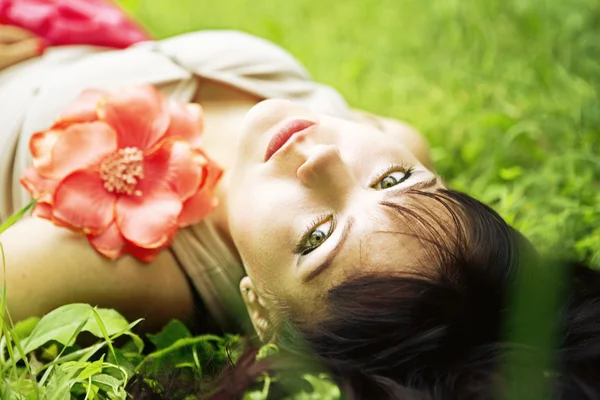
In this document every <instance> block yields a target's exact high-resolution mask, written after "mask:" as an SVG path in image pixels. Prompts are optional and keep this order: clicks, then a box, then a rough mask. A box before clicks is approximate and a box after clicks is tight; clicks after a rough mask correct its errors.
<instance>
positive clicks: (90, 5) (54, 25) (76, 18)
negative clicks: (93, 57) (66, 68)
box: [0, 0, 150, 48]
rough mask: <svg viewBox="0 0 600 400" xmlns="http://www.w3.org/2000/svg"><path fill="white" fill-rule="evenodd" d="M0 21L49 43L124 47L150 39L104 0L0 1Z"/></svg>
mask: <svg viewBox="0 0 600 400" xmlns="http://www.w3.org/2000/svg"><path fill="white" fill-rule="evenodd" d="M0 23H2V24H7V25H16V26H18V27H21V28H24V29H27V30H29V31H31V32H33V33H34V34H36V35H38V36H40V37H42V38H44V39H45V40H46V41H47V42H48V44H49V45H66V44H89V45H96V46H108V47H115V48H125V47H127V46H129V45H131V44H133V43H136V42H140V41H144V40H148V39H150V37H149V36H148V34H147V33H146V32H144V31H143V30H142V29H141V28H140V27H139V26H138V25H137V24H136V23H135V22H133V21H132V20H131V19H129V18H128V17H127V16H126V15H125V14H124V13H123V11H121V10H120V9H119V8H118V7H117V6H116V5H114V4H112V3H110V2H109V1H108V0H0Z"/></svg>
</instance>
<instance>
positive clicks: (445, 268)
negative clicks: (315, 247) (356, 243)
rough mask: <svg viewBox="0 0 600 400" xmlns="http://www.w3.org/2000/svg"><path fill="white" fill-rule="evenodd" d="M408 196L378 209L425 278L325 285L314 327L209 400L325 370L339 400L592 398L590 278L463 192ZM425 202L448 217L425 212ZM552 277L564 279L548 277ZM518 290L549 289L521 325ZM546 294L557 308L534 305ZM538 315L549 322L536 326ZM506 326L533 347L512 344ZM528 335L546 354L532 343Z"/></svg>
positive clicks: (597, 319)
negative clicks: (414, 246) (414, 253)
mask: <svg viewBox="0 0 600 400" xmlns="http://www.w3.org/2000/svg"><path fill="white" fill-rule="evenodd" d="M411 196H412V198H413V200H416V201H413V202H412V203H411V204H410V205H399V204H396V203H392V202H390V203H384V206H387V207H389V208H390V209H392V210H393V211H395V212H396V213H397V215H398V216H399V217H400V218H399V226H401V227H402V228H401V229H399V231H398V232H397V233H398V234H403V235H412V236H414V237H417V238H418V239H419V240H421V241H422V242H423V243H424V245H426V246H429V247H428V248H429V249H430V252H429V253H428V256H427V258H426V261H427V262H428V263H429V265H427V267H426V268H425V266H423V267H424V268H423V271H425V272H423V273H422V274H418V273H414V274H410V275H407V274H403V275H399V274H384V275H382V274H369V275H363V276H359V277H355V278H354V279H351V280H348V281H346V282H344V283H342V284H340V285H339V286H336V287H334V288H333V289H331V290H330V291H329V293H328V301H327V304H328V311H329V312H328V317H327V318H326V319H325V320H322V321H319V322H317V323H310V324H307V323H304V322H302V321H295V320H293V319H290V320H289V321H286V323H284V324H283V326H282V332H281V334H280V335H279V337H278V345H279V347H280V348H281V354H280V356H278V357H274V358H272V359H271V360H269V362H265V360H261V361H259V362H254V358H255V357H254V356H255V355H256V350H255V349H249V350H248V352H247V353H246V355H245V356H243V357H242V359H241V361H240V362H239V363H238V365H237V366H234V367H233V368H231V369H230V370H228V371H227V372H225V374H224V377H223V378H224V379H225V381H226V382H227V384H226V385H223V386H222V388H221V389H220V390H219V391H217V392H216V393H214V394H213V397H212V398H214V399H234V398H239V397H241V396H242V393H243V390H244V389H245V388H246V387H248V386H249V385H250V384H251V383H252V382H253V381H254V380H256V379H257V378H258V377H259V376H260V375H261V374H263V373H264V372H265V371H269V372H272V373H277V374H278V376H280V377H283V378H282V379H280V380H279V382H280V383H281V385H279V386H280V387H279V388H277V385H274V386H272V389H271V393H272V398H273V399H278V398H282V396H283V395H282V394H281V393H285V392H286V391H288V390H289V388H288V387H286V385H288V384H290V382H293V381H294V379H293V378H294V377H296V376H300V372H301V371H318V370H325V371H328V372H330V373H331V375H332V376H333V377H334V379H335V381H336V383H337V384H338V385H339V386H340V388H341V390H342V392H343V394H344V396H345V398H347V399H376V400H379V399H381V400H385V399H390V400H391V399H407V400H408V399H410V400H420V399H423V400H425V399H432V400H433V399H444V400H446V399H449V400H452V399H456V400H469V399H492V398H494V399H496V398H501V397H502V398H515V399H522V398H538V399H546V398H555V399H596V398H600V274H599V273H598V272H596V271H592V270H590V269H588V268H586V267H585V266H583V265H581V264H578V263H562V262H552V263H548V262H545V261H543V260H542V258H541V257H539V256H538V255H537V254H536V252H535V250H534V249H533V248H532V246H531V245H530V243H529V242H528V241H527V240H526V239H525V237H523V236H522V235H521V234H520V233H519V232H518V231H516V230H515V229H513V228H511V227H510V226H509V225H508V224H507V223H506V222H505V221H504V220H503V219H502V218H501V217H500V216H499V215H498V214H497V213H496V212H495V211H493V210H492V209H491V208H490V207H488V206H486V205H484V204H482V203H481V202H479V201H477V200H475V199H473V198H471V197H469V196H467V195H465V194H462V193H459V192H456V191H450V190H440V191H436V192H433V193H430V192H415V193H412V194H411ZM432 202H434V203H435V204H437V205H439V206H441V207H442V208H443V209H445V210H447V218H439V216H437V215H436V214H434V213H432V212H430V209H428V207H430V206H431V204H434V203H432ZM400 221H403V222H402V223H401V222H400ZM407 221H412V223H407ZM407 226H408V227H411V229H409V230H406V229H405V227H407ZM399 261H400V260H399ZM555 270H561V271H563V274H562V275H560V274H552V273H550V272H551V271H555ZM557 276H561V277H564V279H559V280H556V279H555V280H554V281H552V280H551V279H550V277H557ZM523 282H525V286H523V287H525V288H527V287H529V286H527V283H528V282H535V283H536V285H537V286H535V287H541V288H543V289H548V290H547V291H545V292H544V291H541V292H539V293H537V292H536V293H531V295H532V296H533V297H532V299H534V300H535V301H538V302H539V304H541V306H540V307H539V309H538V308H536V309H533V312H531V313H529V314H527V315H525V318H523V319H521V320H520V319H518V318H516V319H515V318H513V316H514V315H517V314H519V310H518V308H519V307H518V306H519V304H517V303H515V301H513V300H514V299H513V296H512V295H513V293H514V292H515V290H517V289H518V288H519V286H520V285H521V286H522V284H523ZM531 287H533V286H531ZM548 291H550V292H552V291H556V292H559V294H560V295H561V296H562V297H560V301H558V300H556V301H555V302H552V301H550V300H548V302H547V303H546V305H544V304H543V301H544V298H543V294H544V293H547V292H548ZM547 298H548V299H559V297H557V296H554V297H552V296H550V297H547ZM535 301H534V303H532V304H534V305H535V306H536V307H537V304H538V303H535ZM546 306H547V307H546ZM542 308H545V309H546V311H548V313H547V315H548V316H549V318H547V319H543V318H541V317H540V318H538V317H539V316H538V315H537V314H540V315H541V314H543V313H542ZM538 311H539V312H538ZM511 321H512V322H511ZM515 321H516V322H515ZM511 323H513V325H517V326H518V327H520V328H523V329H524V331H523V332H525V337H526V338H529V339H531V338H533V339H532V340H529V341H527V340H525V341H521V342H519V340H518V337H511V336H510V334H509V329H508V328H507V327H510V325H511ZM530 328H531V329H530ZM540 328H541V330H540ZM528 329H530V330H528ZM536 329H537V332H538V333H539V332H540V331H542V333H546V336H543V335H542V336H540V337H549V338H552V340H553V341H552V345H553V346H552V347H548V346H546V347H544V346H543V343H542V342H543V341H542V340H540V341H539V343H537V342H536V340H537V339H535V338H536V336H535V335H536ZM548 332H549V333H548ZM547 343H550V342H547ZM547 343H546V344H547ZM550 353H551V356H550V357H548V354H550ZM514 354H518V355H519V357H520V358H519V357H516V358H515V357H514ZM540 354H542V355H543V356H540ZM523 355H525V356H523ZM544 357H545V358H544ZM511 359H512V360H513V361H514V360H517V361H518V363H520V364H519V365H520V366H524V369H522V370H521V371H524V375H523V376H526V377H527V379H529V380H527V381H525V383H524V384H523V382H521V383H522V384H521V385H520V386H519V385H515V384H514V382H512V381H511V376H514V371H515V369H513V370H511V369H510V368H508V367H506V365H507V360H509V361H510V360H511ZM532 360H533V361H535V360H538V361H539V360H545V361H544V362H532ZM517 370H518V369H517ZM507 371H508V372H507ZM511 371H512V372H513V375H511ZM225 381H224V382H225ZM517 381H518V379H517V380H516V381H515V382H517ZM534 381H535V382H538V383H539V385H537V386H536V385H535V384H533V383H534ZM536 396H537V397H536Z"/></svg>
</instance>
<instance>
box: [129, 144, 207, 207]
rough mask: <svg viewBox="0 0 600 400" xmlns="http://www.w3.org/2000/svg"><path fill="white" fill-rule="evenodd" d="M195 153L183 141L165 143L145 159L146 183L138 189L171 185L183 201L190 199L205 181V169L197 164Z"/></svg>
mask: <svg viewBox="0 0 600 400" xmlns="http://www.w3.org/2000/svg"><path fill="white" fill-rule="evenodd" d="M195 161H196V160H195V153H194V151H193V150H192V149H191V148H190V146H189V145H188V144H187V143H185V142H182V141H165V142H162V145H161V146H160V147H159V148H158V149H157V150H156V151H154V152H152V153H150V154H148V155H147V156H146V157H145V159H144V177H145V178H144V181H145V182H144V183H143V184H141V185H139V186H138V189H139V190H141V191H142V193H143V192H144V190H148V189H150V188H148V189H146V188H145V186H146V185H148V184H150V185H151V186H153V185H154V184H157V183H163V184H167V185H169V187H170V188H171V189H172V190H173V191H174V192H175V193H177V194H178V195H179V198H180V199H181V201H185V200H187V199H188V198H190V197H191V196H192V195H193V194H194V193H196V191H198V187H199V185H200V184H201V183H202V181H203V179H204V178H203V176H202V175H203V168H202V167H201V166H200V165H198V164H196V163H195Z"/></svg>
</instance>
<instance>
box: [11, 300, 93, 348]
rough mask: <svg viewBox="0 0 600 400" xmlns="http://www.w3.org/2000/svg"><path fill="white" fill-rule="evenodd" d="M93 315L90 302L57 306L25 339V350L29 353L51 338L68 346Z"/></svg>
mask: <svg viewBox="0 0 600 400" xmlns="http://www.w3.org/2000/svg"><path fill="white" fill-rule="evenodd" d="M91 316H92V307H91V306H90V305H88V304H69V305H66V306H62V307H60V308H57V309H56V310H54V311H52V312H50V313H49V314H47V315H46V316H44V317H43V318H42V319H41V320H40V321H39V322H38V324H37V325H36V326H35V328H34V329H33V332H31V335H30V336H29V337H28V338H27V339H26V340H24V342H25V346H24V348H23V350H24V351H25V353H29V352H31V351H33V350H35V349H37V348H39V347H40V346H42V345H43V344H44V343H47V342H49V341H50V340H56V341H57V342H59V343H61V344H63V345H64V346H68V345H69V344H70V343H69V342H70V341H72V340H73V337H74V335H76V334H78V333H79V332H78V331H81V330H82V328H83V327H84V326H86V324H87V322H88V320H89V319H90V318H91Z"/></svg>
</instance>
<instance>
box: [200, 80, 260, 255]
mask: <svg viewBox="0 0 600 400" xmlns="http://www.w3.org/2000/svg"><path fill="white" fill-rule="evenodd" d="M260 100H261V99H260V98H258V97H256V96H253V95H250V94H248V93H245V92H242V91H240V90H239V89H235V88H232V87H229V86H226V85H224V84H221V83H215V82H212V81H207V80H202V81H201V82H200V86H199V89H198V92H197V94H196V96H195V98H194V100H193V101H194V102H197V103H199V104H200V105H201V106H202V108H203V111H204V112H203V114H204V136H203V147H204V150H205V151H206V152H207V154H208V155H209V156H210V157H211V158H213V159H214V160H215V161H216V162H217V163H218V164H219V165H220V166H221V167H222V168H223V170H224V174H223V177H222V178H221V181H220V182H219V184H218V185H217V187H216V188H215V195H216V196H217V198H218V199H219V205H218V207H217V208H216V209H215V210H214V211H213V212H212V213H211V214H210V215H209V216H208V217H207V219H208V220H209V221H211V222H212V223H213V224H214V226H215V227H216V228H217V230H218V231H219V233H220V235H221V237H222V238H223V240H224V242H225V243H226V244H227V245H228V247H229V248H230V249H231V251H232V253H233V254H235V255H236V256H237V257H238V258H239V255H238V252H237V249H236V247H235V245H234V244H233V239H232V238H231V233H230V230H229V222H228V217H227V200H228V197H227V195H228V192H229V190H228V188H229V184H230V183H229V170H230V169H231V167H232V166H233V163H234V161H235V157H236V150H237V143H238V138H239V127H240V125H241V123H242V120H243V118H244V116H245V115H246V113H247V112H248V110H250V108H252V107H253V106H254V105H255V104H256V103H257V102H259V101H260Z"/></svg>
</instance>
